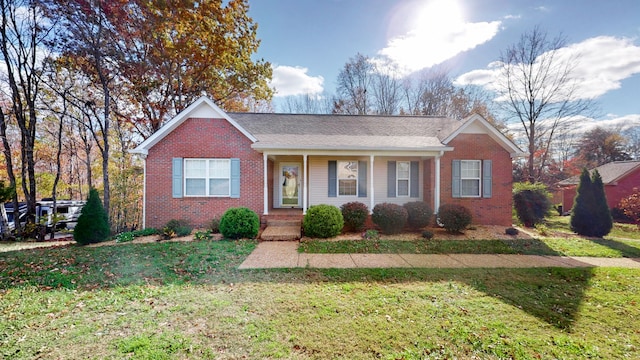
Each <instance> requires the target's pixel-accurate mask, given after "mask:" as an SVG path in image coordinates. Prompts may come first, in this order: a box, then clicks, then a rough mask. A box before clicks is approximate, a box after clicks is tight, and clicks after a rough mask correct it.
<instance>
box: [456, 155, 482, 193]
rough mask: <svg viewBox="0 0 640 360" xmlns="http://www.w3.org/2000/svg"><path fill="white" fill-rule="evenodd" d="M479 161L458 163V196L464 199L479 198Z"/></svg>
mask: <svg viewBox="0 0 640 360" xmlns="http://www.w3.org/2000/svg"><path fill="white" fill-rule="evenodd" d="M480 169H481V162H480V160H461V161H460V181H461V182H460V195H461V196H464V197H480V194H481V193H480V184H481V174H480Z"/></svg>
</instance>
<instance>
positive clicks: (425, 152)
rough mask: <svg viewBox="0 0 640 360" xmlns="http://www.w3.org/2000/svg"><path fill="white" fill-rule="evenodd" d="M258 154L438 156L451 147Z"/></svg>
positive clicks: (281, 150)
mask: <svg viewBox="0 0 640 360" xmlns="http://www.w3.org/2000/svg"><path fill="white" fill-rule="evenodd" d="M255 150H256V151H258V152H262V153H267V154H269V155H304V154H306V155H316V156H318V155H327V156H369V155H374V156H440V155H442V152H444V151H453V148H452V147H440V148H437V149H436V148H434V149H407V150H399V149H375V150H373V149H336V148H326V149H318V148H309V149H303V148H295V149H286V148H275V147H273V148H260V149H255Z"/></svg>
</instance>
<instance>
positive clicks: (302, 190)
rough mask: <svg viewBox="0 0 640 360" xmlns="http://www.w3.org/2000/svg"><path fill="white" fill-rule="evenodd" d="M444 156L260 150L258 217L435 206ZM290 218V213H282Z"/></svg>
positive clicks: (438, 193)
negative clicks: (345, 207)
mask: <svg viewBox="0 0 640 360" xmlns="http://www.w3.org/2000/svg"><path fill="white" fill-rule="evenodd" d="M443 153H444V151H377V152H375V153H371V152H363V151H323V152H318V151H314V152H299V153H296V152H292V151H289V150H288V151H263V169H264V176H263V186H264V191H263V194H264V201H263V204H264V209H263V218H264V219H267V218H271V217H272V216H271V215H272V214H273V215H278V214H280V215H281V216H282V214H284V213H283V211H284V210H290V211H297V214H300V215H304V214H306V211H307V209H308V208H309V207H310V206H312V205H317V204H329V205H334V206H337V207H340V206H341V205H342V204H345V203H348V202H353V201H357V202H361V203H364V204H366V205H367V206H368V207H369V210H370V211H371V210H372V209H373V208H374V207H375V205H376V204H379V203H384V202H390V203H396V204H399V205H402V204H404V203H407V202H411V201H426V202H428V203H429V204H430V205H431V206H433V208H434V209H438V207H439V206H440V189H441V187H440V168H441V167H440V158H441V156H442V155H443ZM288 214H291V213H288ZM265 221H266V220H265Z"/></svg>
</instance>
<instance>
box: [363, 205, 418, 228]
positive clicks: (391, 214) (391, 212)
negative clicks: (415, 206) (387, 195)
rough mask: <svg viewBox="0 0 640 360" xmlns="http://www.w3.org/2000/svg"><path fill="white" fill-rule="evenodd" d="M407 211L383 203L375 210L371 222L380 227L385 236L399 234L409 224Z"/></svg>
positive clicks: (397, 206)
mask: <svg viewBox="0 0 640 360" xmlns="http://www.w3.org/2000/svg"><path fill="white" fill-rule="evenodd" d="M408 217H409V215H408V214H407V210H406V209H405V208H404V207H402V206H400V205H397V204H390V203H382V204H378V205H376V206H375V207H374V208H373V214H372V215H371V220H373V222H374V223H375V224H376V225H378V226H379V227H380V228H381V229H382V231H383V232H384V233H385V234H398V233H400V232H402V229H404V226H405V225H406V224H407V218H408Z"/></svg>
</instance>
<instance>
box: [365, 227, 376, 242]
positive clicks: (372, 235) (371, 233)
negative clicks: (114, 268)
mask: <svg viewBox="0 0 640 360" xmlns="http://www.w3.org/2000/svg"><path fill="white" fill-rule="evenodd" d="M362 238H363V239H364V240H380V234H379V233H378V230H372V229H369V230H367V231H365V232H364V234H362Z"/></svg>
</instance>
